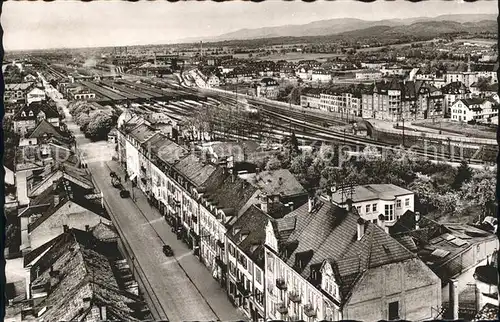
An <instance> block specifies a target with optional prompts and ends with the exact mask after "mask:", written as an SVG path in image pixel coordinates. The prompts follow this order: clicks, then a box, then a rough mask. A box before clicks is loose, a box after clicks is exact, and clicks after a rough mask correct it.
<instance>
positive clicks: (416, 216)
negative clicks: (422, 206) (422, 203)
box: [415, 211, 420, 230]
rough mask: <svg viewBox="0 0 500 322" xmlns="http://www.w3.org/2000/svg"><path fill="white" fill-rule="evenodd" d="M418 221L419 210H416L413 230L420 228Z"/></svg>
mask: <svg viewBox="0 0 500 322" xmlns="http://www.w3.org/2000/svg"><path fill="white" fill-rule="evenodd" d="M419 222H420V212H418V211H416V212H415V230H419V229H420V226H419Z"/></svg>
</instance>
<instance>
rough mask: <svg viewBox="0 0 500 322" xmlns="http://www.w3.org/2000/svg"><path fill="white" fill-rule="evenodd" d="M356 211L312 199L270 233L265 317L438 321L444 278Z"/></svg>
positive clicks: (266, 265)
mask: <svg viewBox="0 0 500 322" xmlns="http://www.w3.org/2000/svg"><path fill="white" fill-rule="evenodd" d="M355 209H356V208H350V209H343V208H340V207H337V206H335V205H333V204H332V203H330V202H326V201H325V202H324V201H321V200H317V201H314V199H311V200H310V202H308V203H307V204H305V205H303V206H302V207H300V208H298V209H296V210H295V211H294V212H292V213H290V214H288V215H287V216H285V217H283V218H282V219H278V220H277V222H278V223H277V225H276V227H277V228H275V229H271V228H268V229H267V230H266V244H265V248H266V249H265V257H264V258H265V262H264V265H265V266H264V267H265V276H266V278H265V289H266V304H265V305H266V318H268V319H274V320H276V319H278V320H285V321H297V320H305V321H322V320H328V321H337V320H364V321H378V320H399V319H402V320H412V321H418V320H425V319H430V318H432V317H433V316H436V315H433V312H436V313H437V312H438V310H439V307H440V305H441V282H440V280H439V278H438V277H437V276H436V275H435V274H434V273H433V272H432V270H430V269H429V268H428V267H427V266H426V265H425V264H424V263H423V262H422V261H421V260H420V259H418V257H417V256H416V255H414V254H412V253H411V252H410V251H409V250H407V249H406V248H405V247H403V246H402V245H401V244H400V243H399V242H397V241H396V240H395V239H393V238H391V237H390V236H389V235H388V234H386V233H385V232H384V231H383V230H382V229H381V228H380V227H378V226H377V225H375V224H373V223H371V222H368V221H365V220H364V219H362V218H360V217H359V216H358V215H357V214H356V210H355Z"/></svg>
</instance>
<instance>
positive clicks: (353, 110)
mask: <svg viewBox="0 0 500 322" xmlns="http://www.w3.org/2000/svg"><path fill="white" fill-rule="evenodd" d="M319 109H320V110H323V111H326V112H336V113H341V114H344V115H355V116H359V115H361V95H360V94H359V95H357V94H353V93H348V92H343V93H337V92H335V91H329V90H326V91H324V92H322V93H321V94H320V102H319Z"/></svg>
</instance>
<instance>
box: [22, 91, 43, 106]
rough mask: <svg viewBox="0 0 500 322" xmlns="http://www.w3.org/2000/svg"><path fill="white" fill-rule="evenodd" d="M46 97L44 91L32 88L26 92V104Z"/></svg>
mask: <svg viewBox="0 0 500 322" xmlns="http://www.w3.org/2000/svg"><path fill="white" fill-rule="evenodd" d="M45 98H46V96H45V91H44V90H43V89H40V88H38V87H35V88H32V89H31V90H30V91H29V92H28V93H26V104H28V105H30V104H31V103H34V102H42V101H44V100H45Z"/></svg>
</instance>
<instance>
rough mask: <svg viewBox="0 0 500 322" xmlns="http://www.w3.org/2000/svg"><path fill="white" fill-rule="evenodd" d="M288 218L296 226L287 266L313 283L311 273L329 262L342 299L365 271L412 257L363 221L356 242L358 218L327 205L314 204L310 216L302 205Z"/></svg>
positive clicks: (376, 228)
mask: <svg viewBox="0 0 500 322" xmlns="http://www.w3.org/2000/svg"><path fill="white" fill-rule="evenodd" d="M291 215H295V216H296V218H297V223H296V229H295V231H294V232H293V233H292V234H291V235H290V237H289V238H288V241H289V242H295V245H294V248H293V249H292V251H291V252H290V253H288V254H286V255H287V259H286V262H287V264H288V265H289V266H290V267H294V269H295V270H296V271H297V272H298V273H299V274H301V276H302V277H303V278H305V279H308V280H310V281H312V282H314V281H313V280H312V279H311V270H315V269H319V267H321V265H322V264H323V263H324V262H325V261H330V262H331V263H333V264H334V266H335V267H336V271H337V274H338V276H337V277H338V280H339V281H340V287H341V291H342V294H343V296H344V299H345V297H346V296H347V295H348V293H349V290H351V289H352V287H353V283H355V282H356V281H357V280H358V278H359V277H360V276H361V275H362V274H363V273H364V272H365V271H366V270H367V269H370V268H376V267H380V266H383V265H386V264H389V263H396V262H401V261H405V260H408V259H410V258H414V257H415V255H413V254H412V253H411V252H410V251H408V250H407V249H406V248H404V247H403V246H402V245H401V244H399V243H398V242H397V241H396V240H395V239H394V238H392V237H390V236H389V235H387V234H386V233H385V232H384V231H383V230H382V229H381V228H380V227H378V226H377V225H375V224H372V223H370V222H366V221H363V222H364V235H363V237H362V238H361V239H360V240H357V225H358V220H360V217H359V216H358V215H357V214H355V213H352V212H348V211H347V210H345V209H343V208H339V207H337V206H335V205H333V204H331V203H328V202H323V201H317V202H316V204H315V207H314V210H313V211H312V212H311V213H309V212H308V205H307V204H305V205H303V206H302V207H299V208H298V209H297V210H295V211H294V212H292V213H291ZM288 216H290V215H288ZM300 218H302V220H301V222H299V219H300ZM296 258H299V259H300V260H301V261H302V266H301V267H298V266H296V264H297V263H296Z"/></svg>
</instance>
